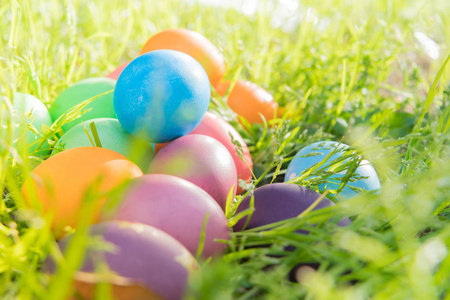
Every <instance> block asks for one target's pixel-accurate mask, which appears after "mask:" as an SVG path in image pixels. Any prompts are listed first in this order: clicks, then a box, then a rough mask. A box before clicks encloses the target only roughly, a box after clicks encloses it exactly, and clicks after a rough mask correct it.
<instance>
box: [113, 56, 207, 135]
mask: <svg viewBox="0 0 450 300" xmlns="http://www.w3.org/2000/svg"><path fill="white" fill-rule="evenodd" d="M210 95H211V88H210V84H209V79H208V75H207V74H206V72H205V70H204V69H203V67H202V66H201V65H200V63H198V62H197V61H196V60H195V59H193V58H192V57H191V56H189V55H187V54H184V53H181V52H178V51H174V50H156V51H151V52H148V53H146V54H143V55H141V56H139V57H137V58H136V59H135V60H133V61H132V62H131V63H130V64H129V65H128V66H127V67H126V68H125V69H124V70H123V71H122V73H121V74H120V76H119V78H118V79H117V83H116V87H115V90H114V110H115V112H116V114H117V118H118V119H119V121H120V123H121V124H122V126H123V128H124V129H125V130H126V131H127V132H129V133H131V134H133V135H135V136H138V137H141V138H143V139H146V140H147V141H149V142H152V143H164V142H169V141H171V140H174V139H176V138H178V137H180V136H183V135H186V134H189V133H190V132H191V131H192V130H194V128H195V127H197V125H198V124H199V123H200V121H201V120H202V118H203V116H204V115H205V113H206V111H207V109H208V106H209V102H210Z"/></svg>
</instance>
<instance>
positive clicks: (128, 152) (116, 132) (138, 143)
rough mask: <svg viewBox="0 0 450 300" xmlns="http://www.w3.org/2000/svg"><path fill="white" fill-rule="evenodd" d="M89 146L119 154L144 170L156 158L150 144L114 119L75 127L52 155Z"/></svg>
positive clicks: (102, 119) (63, 137)
mask: <svg viewBox="0 0 450 300" xmlns="http://www.w3.org/2000/svg"><path fill="white" fill-rule="evenodd" d="M94 133H95V134H94ZM89 146H96V147H102V148H106V149H110V150H113V151H115V152H118V153H120V154H122V155H123V156H125V157H127V158H128V159H129V160H131V161H132V162H134V163H135V164H137V165H138V166H139V167H140V168H141V169H142V170H146V169H147V168H148V166H149V164H150V162H151V161H152V159H153V156H154V150H153V147H152V145H151V144H150V143H147V142H145V141H142V140H138V139H137V138H135V137H133V136H132V135H131V134H129V133H128V132H126V131H125V129H123V127H122V125H120V123H119V120H117V119H113V118H97V119H92V120H88V121H85V122H83V123H80V124H78V125H75V126H74V127H72V128H71V129H70V130H69V131H67V132H66V133H64V135H63V136H62V137H61V138H60V139H59V140H58V142H57V143H56V145H55V146H54V149H53V151H52V155H55V154H57V153H59V152H61V151H63V150H67V149H71V148H77V147H89Z"/></svg>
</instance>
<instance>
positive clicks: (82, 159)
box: [22, 147, 142, 236]
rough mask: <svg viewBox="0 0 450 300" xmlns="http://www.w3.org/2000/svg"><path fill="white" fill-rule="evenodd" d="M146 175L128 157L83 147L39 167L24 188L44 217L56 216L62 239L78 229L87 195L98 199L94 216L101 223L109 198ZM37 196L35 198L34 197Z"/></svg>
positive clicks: (69, 150)
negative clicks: (69, 229)
mask: <svg viewBox="0 0 450 300" xmlns="http://www.w3.org/2000/svg"><path fill="white" fill-rule="evenodd" d="M141 175H142V171H141V169H139V167H138V166H136V165H135V164H134V163H132V162H131V161H129V160H128V159H126V157H125V156H123V155H122V154H119V153H117V152H114V151H112V150H109V149H105V148H99V147H79V148H72V149H68V150H66V151H63V152H60V153H58V154H56V155H54V156H52V157H50V158H48V159H47V160H45V161H44V162H43V163H41V164H40V165H39V166H37V167H36V168H35V169H34V170H33V171H32V173H31V176H29V177H28V178H27V179H26V180H25V182H24V185H23V187H22V196H23V197H24V199H25V201H26V202H27V203H28V204H29V205H31V204H32V203H34V199H36V200H37V201H38V203H40V204H41V205H42V208H43V212H44V213H50V214H52V215H53V223H52V227H53V231H54V233H55V235H57V236H60V235H61V233H62V230H63V229H64V227H66V226H72V227H76V225H77V223H78V222H79V220H80V219H81V218H86V217H87V216H84V215H81V208H82V204H83V201H84V200H85V199H86V195H87V192H88V191H89V193H90V194H89V195H94V196H93V197H92V198H87V199H86V200H93V201H95V203H94V208H93V216H92V219H91V220H89V221H90V223H92V222H97V221H98V219H99V215H100V211H101V208H102V206H103V204H104V203H105V201H106V198H107V196H106V194H107V193H108V192H109V191H111V190H112V189H114V188H116V187H119V185H121V184H123V183H125V182H126V181H127V180H129V179H131V178H134V177H138V176H141ZM34 196H35V197H34Z"/></svg>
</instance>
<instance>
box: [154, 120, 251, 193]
mask: <svg viewBox="0 0 450 300" xmlns="http://www.w3.org/2000/svg"><path fill="white" fill-rule="evenodd" d="M190 134H203V135H207V136H209V137H212V138H214V139H216V140H218V141H219V142H221V143H222V145H224V146H225V147H226V148H227V149H228V151H229V152H230V154H231V157H232V158H233V160H234V164H235V166H236V171H237V176H238V179H242V180H245V181H247V182H248V181H250V180H251V179H252V171H251V170H252V167H253V162H252V157H251V156H250V152H249V151H248V148H247V145H246V144H245V142H244V140H243V139H242V137H241V135H240V134H239V133H238V132H237V131H236V129H234V127H233V126H231V125H230V124H229V123H227V122H226V121H225V120H224V119H222V118H221V117H218V116H216V115H215V114H213V113H210V112H206V114H205V116H204V117H203V120H202V121H201V122H200V124H199V125H198V126H197V127H196V128H195V129H194V130H193V131H192V132H191V133H190ZM229 134H231V135H232V136H233V138H234V139H235V140H236V141H238V142H239V143H240V144H241V145H242V150H244V151H243V152H244V155H243V156H244V160H245V162H244V161H242V159H240V158H239V156H238V155H237V153H236V146H235V145H234V144H233V143H232V142H231V138H230V135H229ZM166 145H167V144H156V145H155V152H157V153H158V152H159V151H160V150H161V149H162V148H163V147H164V146H166ZM242 192H243V189H242V188H241V187H239V186H238V187H237V191H236V193H237V194H240V193H242Z"/></svg>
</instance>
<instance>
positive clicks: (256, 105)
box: [216, 80, 279, 124]
mask: <svg viewBox="0 0 450 300" xmlns="http://www.w3.org/2000/svg"><path fill="white" fill-rule="evenodd" d="M230 85H231V81H225V82H222V83H220V84H219V85H218V86H217V88H216V91H217V93H218V94H219V95H220V96H222V97H223V96H225V94H226V92H227V91H228V88H229V87H230ZM227 103H228V106H229V107H230V108H231V109H232V110H233V111H234V112H235V113H237V114H238V115H240V116H243V117H244V118H245V119H247V121H249V122H250V124H254V123H260V124H262V123H263V119H262V118H261V116H260V115H259V114H262V115H263V116H264V118H265V119H266V120H267V121H269V120H272V119H273V118H274V117H278V115H279V112H278V104H277V103H276V102H275V101H274V100H273V96H272V95H271V94H270V93H269V92H268V91H266V90H265V89H263V88H262V87H260V86H258V85H257V84H255V83H252V82H250V81H244V80H238V81H236V84H235V85H234V87H233V89H232V90H231V91H230V93H229V94H228V100H227Z"/></svg>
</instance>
